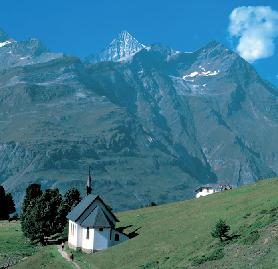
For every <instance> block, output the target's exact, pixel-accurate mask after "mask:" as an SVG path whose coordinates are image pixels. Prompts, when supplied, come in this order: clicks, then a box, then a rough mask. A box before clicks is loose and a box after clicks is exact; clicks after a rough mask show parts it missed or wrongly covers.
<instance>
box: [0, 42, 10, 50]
mask: <svg viewBox="0 0 278 269" xmlns="http://www.w3.org/2000/svg"><path fill="white" fill-rule="evenodd" d="M11 43H12V41H9V40H7V41H5V42H0V48H2V47H4V46H6V45H8V44H11Z"/></svg>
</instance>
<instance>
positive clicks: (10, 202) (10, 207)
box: [6, 193, 15, 215]
mask: <svg viewBox="0 0 278 269" xmlns="http://www.w3.org/2000/svg"><path fill="white" fill-rule="evenodd" d="M6 208H7V211H8V214H9V215H10V214H13V213H14V212H15V204H14V200H13V197H12V194H11V193H8V194H7V195H6Z"/></svg>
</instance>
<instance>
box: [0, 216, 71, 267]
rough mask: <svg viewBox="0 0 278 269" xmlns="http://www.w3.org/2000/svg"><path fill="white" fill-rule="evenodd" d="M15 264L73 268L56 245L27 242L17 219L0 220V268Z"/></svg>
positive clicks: (17, 265)
mask: <svg viewBox="0 0 278 269" xmlns="http://www.w3.org/2000/svg"><path fill="white" fill-rule="evenodd" d="M8 264H9V265H12V264H16V265H15V266H13V268H17V269H21V268H22V269H23V268H24V269H25V268H28V269H37V268H57V269H65V268H74V267H72V265H71V264H70V263H69V262H67V261H65V260H64V258H62V257H61V256H60V254H59V253H58V251H57V247H56V246H47V247H39V246H34V245H31V244H30V243H28V242H27V240H26V239H25V237H24V236H23V234H22V232H21V229H20V222H19V221H12V222H8V221H0V268H6V267H7V265H8Z"/></svg>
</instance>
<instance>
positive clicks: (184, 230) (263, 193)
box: [76, 180, 278, 269]
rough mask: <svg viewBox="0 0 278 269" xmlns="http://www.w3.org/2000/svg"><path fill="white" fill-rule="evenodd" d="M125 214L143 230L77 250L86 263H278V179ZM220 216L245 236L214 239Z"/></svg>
mask: <svg viewBox="0 0 278 269" xmlns="http://www.w3.org/2000/svg"><path fill="white" fill-rule="evenodd" d="M119 218H120V220H121V225H122V226H127V225H134V226H133V227H132V228H131V229H135V228H140V229H139V230H138V233H139V236H137V237H136V238H134V239H132V240H129V241H128V242H125V243H123V244H121V245H118V246H116V247H113V248H110V249H108V250H106V251H103V252H99V253H95V254H92V255H85V254H81V253H76V255H77V256H78V260H79V263H80V265H81V266H82V268H104V269H105V268H121V269H122V268H253V269H254V268H278V255H277V254H278V221H277V220H278V181H277V180H268V181H261V182H259V183H257V184H255V185H252V186H245V187H242V188H239V189H237V190H232V191H227V192H224V193H218V194H214V195H211V196H207V197H204V198H200V199H198V200H196V199H195V200H191V201H185V202H179V203H173V204H168V205H163V206H158V207H151V208H144V209H139V210H135V211H130V212H125V213H122V214H120V215H119ZM219 218H224V219H225V220H226V221H227V223H228V224H230V225H231V230H232V232H233V233H234V234H237V235H239V237H237V238H236V239H233V240H231V241H230V242H225V243H222V244H220V243H219V242H218V240H217V239H213V238H212V237H211V235H210V231H211V229H212V227H213V226H214V224H215V222H216V221H217V220H218V219H219ZM213 259H216V260H213ZM206 260H212V261H206Z"/></svg>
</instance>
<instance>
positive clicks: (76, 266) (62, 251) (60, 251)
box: [57, 245, 81, 269]
mask: <svg viewBox="0 0 278 269" xmlns="http://www.w3.org/2000/svg"><path fill="white" fill-rule="evenodd" d="M57 247H58V251H59V253H60V254H61V256H62V257H63V258H65V259H66V260H67V261H68V262H71V263H72V264H73V265H74V267H75V268H76V269H81V267H80V266H79V265H78V264H77V263H76V262H75V261H71V260H70V258H69V254H68V253H67V252H66V251H65V250H62V247H61V246H60V245H59V246H57Z"/></svg>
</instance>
